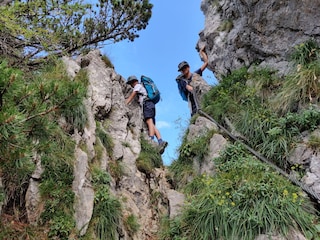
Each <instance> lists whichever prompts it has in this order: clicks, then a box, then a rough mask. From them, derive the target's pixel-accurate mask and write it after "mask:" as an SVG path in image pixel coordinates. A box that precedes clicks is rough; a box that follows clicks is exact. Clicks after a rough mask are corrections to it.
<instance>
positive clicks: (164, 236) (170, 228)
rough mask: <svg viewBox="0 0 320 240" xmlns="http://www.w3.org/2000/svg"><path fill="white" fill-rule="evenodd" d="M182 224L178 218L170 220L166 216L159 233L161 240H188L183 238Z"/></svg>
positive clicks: (163, 218)
mask: <svg viewBox="0 0 320 240" xmlns="http://www.w3.org/2000/svg"><path fill="white" fill-rule="evenodd" d="M181 226H182V223H181V221H180V219H179V218H178V217H176V218H174V219H170V218H169V217H168V216H164V217H162V219H161V225H160V229H161V231H159V232H158V235H159V239H160V240H187V239H188V238H186V237H182V235H183V233H182V231H183V230H182V227H181Z"/></svg>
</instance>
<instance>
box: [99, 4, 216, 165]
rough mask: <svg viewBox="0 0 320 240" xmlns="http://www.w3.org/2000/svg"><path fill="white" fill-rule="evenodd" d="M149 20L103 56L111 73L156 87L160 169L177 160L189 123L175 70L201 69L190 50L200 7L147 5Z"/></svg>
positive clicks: (195, 39)
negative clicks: (182, 65)
mask: <svg viewBox="0 0 320 240" xmlns="http://www.w3.org/2000/svg"><path fill="white" fill-rule="evenodd" d="M150 2H151V3H152V4H153V12H152V17H151V19H150V21H149V24H148V26H147V28H146V29H145V30H142V31H140V32H139V35H140V37H139V38H137V39H135V41H134V42H128V41H123V42H120V43H116V44H112V45H107V46H106V47H104V48H103V49H102V53H103V54H106V55H107V56H109V58H110V59H111V61H112V63H113V65H114V66H115V71H116V72H117V73H118V74H120V75H121V76H123V77H124V78H126V79H127V78H128V77H129V76H130V75H136V76H137V77H140V76H141V75H146V76H149V77H151V78H152V79H153V80H154V81H155V82H156V84H157V86H158V88H159V90H160V92H161V98H162V100H161V101H160V102H159V103H158V104H157V105H156V111H157V113H156V126H157V128H158V129H159V131H160V133H161V135H162V138H163V139H164V140H166V141H167V142H168V143H169V145H168V147H167V149H166V151H165V152H164V153H163V155H162V159H163V162H164V164H165V165H170V164H171V162H172V161H173V160H175V159H177V157H178V152H177V149H178V148H179V146H180V145H181V138H182V136H183V134H184V132H185V129H186V127H187V126H188V124H189V120H190V111H189V108H188V103H187V102H185V101H183V100H182V98H181V96H180V95H179V92H178V88H177V84H176V81H175V79H176V77H177V76H178V75H179V72H178V71H177V69H178V64H179V62H181V61H183V60H186V61H187V62H188V63H189V64H190V67H191V71H195V70H196V69H198V68H199V67H200V66H201V65H202V61H201V59H200V57H199V54H198V52H197V51H196V49H195V47H196V44H197V42H198V39H199V33H200V31H201V30H203V28H204V21H205V20H204V15H203V13H202V11H201V10H200V4H201V1H200V0H198V1H195V0H151V1H150ZM203 78H204V79H205V80H207V82H208V83H209V84H211V85H213V84H214V83H215V81H214V79H215V78H214V74H213V73H212V72H211V71H209V70H205V71H204V72H203Z"/></svg>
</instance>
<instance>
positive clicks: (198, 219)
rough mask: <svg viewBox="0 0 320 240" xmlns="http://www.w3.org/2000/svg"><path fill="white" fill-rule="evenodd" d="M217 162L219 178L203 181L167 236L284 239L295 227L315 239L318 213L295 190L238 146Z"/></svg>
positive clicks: (204, 179)
mask: <svg viewBox="0 0 320 240" xmlns="http://www.w3.org/2000/svg"><path fill="white" fill-rule="evenodd" d="M215 162H216V164H217V169H218V173H217V175H216V176H214V177H210V176H205V175H203V176H202V179H201V183H199V184H200V185H199V186H201V187H199V188H197V192H196V194H195V195H190V196H189V199H188V203H187V204H186V206H185V208H184V210H183V212H182V214H181V216H179V217H178V218H176V219H174V220H172V221H171V222H170V223H172V225H170V226H169V227H167V228H166V230H164V231H165V232H170V234H171V235H178V237H176V238H175V239H183V238H185V239H199V240H201V239H203V240H205V239H248V240H250V239H255V237H256V236H258V235H259V234H272V233H281V234H282V235H284V236H285V235H286V234H287V233H288V231H289V229H290V228H291V227H293V228H295V229H297V230H298V231H302V232H303V233H304V234H305V235H306V236H310V234H313V236H315V234H316V232H317V231H316V229H315V225H314V221H315V215H314V214H315V212H316V210H315V209H314V208H313V205H312V204H311V202H310V200H309V199H308V198H306V196H305V194H303V193H302V192H300V190H299V188H298V187H297V186H294V185H292V184H291V183H290V182H289V181H288V180H287V179H284V178H283V177H282V176H280V175H279V174H277V173H276V172H273V171H272V170H271V169H270V167H269V166H266V165H265V164H262V163H261V162H259V161H258V160H256V159H254V158H253V157H251V156H250V155H248V154H247V153H246V152H245V150H243V149H242V147H241V145H234V146H232V145H231V146H230V147H229V148H227V149H226V150H225V152H224V153H223V154H222V155H221V157H219V158H217V159H215ZM196 181H197V182H199V179H197V180H196ZM193 188H194V187H193ZM174 223H175V224H174ZM177 223H178V226H177V225H176V224H177ZM168 228H169V230H168ZM170 229H171V230H170ZM172 232H174V233H175V234H172ZM167 235H168V234H167ZM179 237H180V238H179ZM162 239H169V238H162Z"/></svg>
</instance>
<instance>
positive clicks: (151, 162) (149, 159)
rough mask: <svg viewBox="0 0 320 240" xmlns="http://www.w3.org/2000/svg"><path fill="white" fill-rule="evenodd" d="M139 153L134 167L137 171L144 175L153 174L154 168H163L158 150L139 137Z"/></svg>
mask: <svg viewBox="0 0 320 240" xmlns="http://www.w3.org/2000/svg"><path fill="white" fill-rule="evenodd" d="M140 142H141V152H140V154H139V157H138V158H137V160H136V166H137V168H138V170H139V171H141V172H144V173H146V174H150V173H152V172H153V170H154V168H159V167H162V166H163V162H162V158H161V155H160V153H159V150H158V148H156V147H155V146H153V145H152V144H151V143H149V142H148V141H147V140H146V139H144V138H143V137H141V140H140Z"/></svg>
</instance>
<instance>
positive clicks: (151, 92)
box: [126, 76, 168, 154]
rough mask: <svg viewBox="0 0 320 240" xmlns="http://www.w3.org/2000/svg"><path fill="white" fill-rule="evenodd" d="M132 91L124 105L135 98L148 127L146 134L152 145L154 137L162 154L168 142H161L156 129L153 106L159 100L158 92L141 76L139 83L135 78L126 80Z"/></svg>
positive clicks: (149, 81) (150, 80)
mask: <svg viewBox="0 0 320 240" xmlns="http://www.w3.org/2000/svg"><path fill="white" fill-rule="evenodd" d="M127 84H129V85H130V86H131V87H132V88H133V91H132V93H131V94H130V96H129V97H128V98H127V99H126V104H129V103H130V102H131V101H132V100H133V99H134V98H135V97H136V96H138V102H139V104H140V106H141V107H142V111H143V118H144V121H145V122H146V124H147V126H148V134H149V137H150V140H151V141H152V143H153V142H154V136H156V138H157V140H158V144H159V152H160V154H162V153H163V152H164V150H165V148H166V147H167V145H168V142H166V141H163V140H162V138H161V134H160V132H159V130H158V129H157V128H156V119H155V117H156V108H155V104H156V103H158V102H159V100H160V92H159V90H158V88H157V87H156V85H155V83H154V82H153V80H152V79H151V78H149V77H146V76H141V83H139V80H138V79H137V77H136V76H130V77H129V78H128V80H127Z"/></svg>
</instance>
